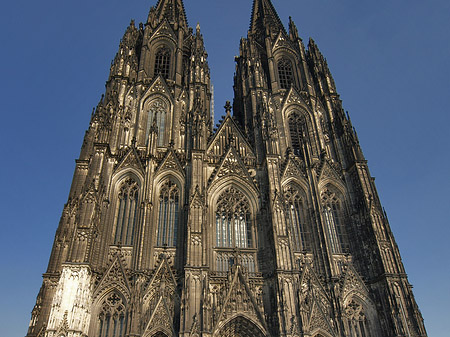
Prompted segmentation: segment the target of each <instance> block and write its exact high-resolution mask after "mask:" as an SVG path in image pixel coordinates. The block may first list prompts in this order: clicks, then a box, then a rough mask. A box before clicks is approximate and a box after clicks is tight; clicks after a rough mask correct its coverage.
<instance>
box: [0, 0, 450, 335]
mask: <svg viewBox="0 0 450 337" xmlns="http://www.w3.org/2000/svg"><path fill="white" fill-rule="evenodd" d="M155 3H156V0H128V1H119V0H108V1H107V0H96V1H92V0H91V1H87V0H76V1H75V0H64V1H61V0H58V1H57V0H41V1H31V0H15V1H9V2H5V3H3V4H2V10H1V12H0V26H1V27H0V43H1V52H0V65H1V66H0V67H1V68H0V69H1V72H0V73H1V75H2V78H1V80H0V102H1V108H0V111H1V124H2V128H1V132H0V141H1V144H2V147H1V158H2V165H0V179H1V180H0V184H1V185H0V186H1V191H2V193H1V194H0V201H1V202H0V205H1V214H2V216H1V218H0V225H1V229H2V235H1V238H2V244H1V245H0V254H1V255H0V256H2V259H1V262H0V263H1V265H0V268H1V269H0V270H1V277H0V289H2V296H1V303H2V305H0V336H8V337H16V336H17V337H19V336H24V335H25V334H26V331H27V326H28V322H29V319H30V312H31V310H32V308H33V305H34V303H35V299H36V295H37V293H38V291H39V288H40V286H41V282H42V278H41V274H42V273H43V272H45V269H46V267H47V262H48V258H49V256H50V251H51V247H52V242H53V237H54V234H55V231H56V228H57V225H58V221H59V217H60V216H61V211H62V208H63V205H64V203H65V202H66V201H67V196H68V193H69V188H70V184H71V179H72V174H73V170H74V167H75V165H74V159H76V158H77V156H78V154H79V150H80V147H81V143H82V139H83V135H84V131H85V130H86V128H87V127H88V124H89V119H90V114H91V111H92V107H93V106H95V105H96V104H97V102H98V100H99V99H100V96H101V94H102V93H103V92H104V83H105V81H106V79H107V76H108V73H109V65H110V62H111V60H112V59H113V58H114V55H115V53H116V52H117V48H118V44H119V40H120V38H121V37H122V34H123V32H124V31H125V28H126V27H127V26H128V24H129V22H130V19H131V18H135V19H136V22H137V23H138V22H140V21H145V20H146V18H147V13H148V10H149V8H150V6H151V5H154V4H155ZM273 3H274V5H275V7H276V8H277V10H278V13H279V15H280V18H281V20H282V21H283V23H284V24H285V25H287V21H288V17H289V16H292V17H293V19H294V21H295V22H296V24H297V27H298V29H299V33H300V35H301V36H302V37H303V39H304V41H305V43H307V41H308V38H309V37H310V36H311V37H313V38H314V40H315V41H316V42H317V44H318V46H319V48H320V49H321V51H322V53H323V54H324V56H325V57H326V58H327V60H328V64H329V66H330V69H331V72H332V74H333V76H334V78H335V81H336V85H337V88H338V92H339V93H340V94H341V98H342V99H343V104H344V108H345V109H346V110H348V111H349V112H350V116H351V118H352V121H353V124H354V126H355V127H356V130H357V132H358V135H359V139H360V142H361V146H362V149H363V151H364V153H365V155H366V158H367V159H368V161H369V167H370V170H371V173H372V175H373V176H375V177H376V178H377V179H376V184H377V187H378V192H379V194H380V197H381V201H382V204H383V206H384V207H385V208H386V211H387V214H388V217H389V219H390V223H391V227H392V230H393V232H394V234H395V238H396V240H397V243H398V245H399V248H400V252H401V254H402V257H403V262H404V264H405V267H406V271H407V273H408V274H409V280H410V282H411V283H412V284H413V285H414V293H415V296H416V300H417V302H418V304H419V307H420V309H421V311H422V314H423V317H424V319H425V325H426V328H427V331H428V334H429V336H433V337H446V336H448V320H449V317H450V310H449V303H450V289H449V284H450V262H449V258H450V250H449V248H448V242H449V240H448V239H449V234H450V229H449V227H450V226H449V220H448V218H449V217H448V213H449V208H450V201H449V191H450V178H449V173H450V172H449V166H450V165H449V164H450V159H449V154H450V151H449V145H450V142H449V136H448V134H449V125H450V118H449V108H448V106H449V98H450V81H449V78H450V70H449V69H450V66H449V60H450V41H449V37H450V33H449V32H450V2H448V1H440V0H429V1H419V0H409V1H408V0H389V1H387V0H379V1H366V0H360V1H350V0H341V1H336V0H314V1H313V0H273ZM251 5H252V1H251V0H245V1H244V0H240V1H237V0H228V1H217V0H185V7H186V11H187V15H188V20H189V24H190V25H191V26H193V27H195V24H196V23H197V21H198V22H200V25H201V28H202V33H203V35H204V38H205V44H206V48H207V51H208V53H209V64H210V67H211V73H212V80H213V83H214V86H215V100H216V117H218V116H220V115H221V114H222V111H223V108H222V107H223V105H224V102H225V100H232V98H233V93H232V83H233V82H232V81H233V73H234V55H237V54H238V46H239V39H240V38H241V37H242V36H245V35H246V33H247V30H248V26H249V21H250V12H251Z"/></svg>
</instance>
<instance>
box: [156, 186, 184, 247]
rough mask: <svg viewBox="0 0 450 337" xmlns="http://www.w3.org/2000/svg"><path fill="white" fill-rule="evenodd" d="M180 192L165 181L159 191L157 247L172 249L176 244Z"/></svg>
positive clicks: (176, 187)
mask: <svg viewBox="0 0 450 337" xmlns="http://www.w3.org/2000/svg"><path fill="white" fill-rule="evenodd" d="M179 207H180V190H179V188H178V185H177V184H175V183H174V182H172V181H171V180H167V181H166V182H165V183H164V184H163V185H162V186H161V189H160V194H159V211H158V234H157V246H159V247H163V246H167V247H174V246H176V243H177V231H178V218H179Z"/></svg>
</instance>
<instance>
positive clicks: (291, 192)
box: [284, 184, 311, 252]
mask: <svg viewBox="0 0 450 337" xmlns="http://www.w3.org/2000/svg"><path fill="white" fill-rule="evenodd" d="M284 198H285V200H286V213H287V217H286V218H287V221H288V224H289V226H290V228H291V233H292V236H293V243H294V249H295V250H296V251H303V252H310V251H311V230H310V225H309V221H308V218H307V212H306V202H305V197H304V196H303V195H302V193H301V191H300V189H299V188H298V186H296V185H295V184H289V185H288V186H286V187H285V188H284Z"/></svg>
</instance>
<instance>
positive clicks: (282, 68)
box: [277, 57, 294, 89]
mask: <svg viewBox="0 0 450 337" xmlns="http://www.w3.org/2000/svg"><path fill="white" fill-rule="evenodd" d="M277 66H278V77H279V79H280V88H281V89H289V88H290V86H291V84H292V83H293V82H294V71H293V70H292V63H291V61H290V60H289V59H287V58H284V57H283V58H282V59H281V60H280V61H278V64H277Z"/></svg>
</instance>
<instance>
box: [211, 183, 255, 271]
mask: <svg viewBox="0 0 450 337" xmlns="http://www.w3.org/2000/svg"><path fill="white" fill-rule="evenodd" d="M219 181H222V184H220V185H215V188H214V189H213V191H211V192H210V193H209V195H210V196H212V198H211V200H209V203H210V205H212V207H210V219H211V223H214V224H215V226H214V231H212V232H213V233H211V234H210V240H211V241H212V242H213V244H214V254H213V256H214V257H213V259H214V261H212V263H213V265H215V266H216V271H218V272H227V271H228V270H229V269H230V268H231V266H232V265H233V264H234V263H236V262H239V263H240V264H241V265H242V266H243V267H245V268H246V270H247V271H249V272H256V271H257V268H256V247H257V236H256V233H257V231H256V227H255V225H256V221H255V219H256V214H257V203H256V200H257V197H256V194H255V193H256V191H252V189H248V188H246V187H249V185H248V183H247V184H246V185H247V186H246V185H244V184H242V183H240V181H241V180H240V179H236V177H232V178H229V177H227V178H222V179H220V180H219ZM236 249H238V250H239V252H238V253H236V251H235V250H236Z"/></svg>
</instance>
